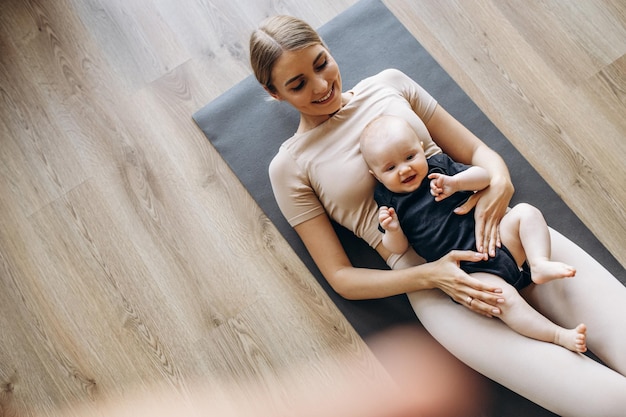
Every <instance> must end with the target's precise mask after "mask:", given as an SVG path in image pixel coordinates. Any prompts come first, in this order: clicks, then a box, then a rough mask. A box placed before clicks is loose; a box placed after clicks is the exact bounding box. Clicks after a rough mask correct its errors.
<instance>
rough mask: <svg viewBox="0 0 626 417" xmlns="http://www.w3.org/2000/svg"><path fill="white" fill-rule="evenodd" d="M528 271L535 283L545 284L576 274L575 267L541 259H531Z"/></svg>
mask: <svg viewBox="0 0 626 417" xmlns="http://www.w3.org/2000/svg"><path fill="white" fill-rule="evenodd" d="M530 273H531V278H532V280H533V282H534V283H535V284H545V283H546V282H549V281H552V280H555V279H559V278H571V277H573V276H574V275H576V269H574V268H573V267H571V266H569V265H567V264H564V263H562V262H554V261H549V260H547V259H546V260H544V259H541V260H535V261H533V263H532V265H531V267H530Z"/></svg>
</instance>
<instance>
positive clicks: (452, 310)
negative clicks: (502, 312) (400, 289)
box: [393, 230, 626, 417]
mask: <svg viewBox="0 0 626 417" xmlns="http://www.w3.org/2000/svg"><path fill="white" fill-rule="evenodd" d="M551 237H552V259H553V260H558V261H562V262H565V263H568V264H570V265H573V266H574V267H575V268H576V271H577V273H576V276H575V277H574V278H570V279H560V280H555V281H552V282H550V283H547V284H543V285H534V286H531V287H529V288H527V289H526V290H524V291H523V292H522V294H523V296H524V298H525V299H526V300H527V301H528V302H529V303H530V304H531V305H533V306H534V307H535V308H536V309H537V310H538V311H540V312H541V313H542V314H544V315H545V316H546V317H548V318H550V319H551V320H552V321H554V322H555V323H557V324H560V325H561V326H564V327H568V328H572V327H575V326H576V325H578V324H579V323H585V324H586V325H587V329H588V330H587V346H588V347H589V349H590V350H591V351H592V352H593V353H594V354H595V355H596V356H598V357H599V358H600V359H601V360H602V361H603V362H605V363H606V364H607V366H604V365H602V364H600V363H598V362H596V361H594V360H592V359H589V358H587V357H586V356H584V355H581V354H578V353H574V352H571V351H569V350H567V349H565V348H563V347H560V346H557V345H553V344H551V343H545V342H540V341H536V340H533V339H529V338H527V337H524V336H521V335H519V334H518V333H516V332H514V331H513V330H511V329H510V328H509V327H507V326H506V325H505V324H504V323H503V322H501V321H500V320H497V319H489V318H486V317H483V316H481V315H478V314H476V313H474V312H472V311H470V310H469V309H468V308H466V307H464V306H462V305H459V304H456V303H453V302H452V301H451V300H450V298H449V297H448V296H447V295H445V294H443V293H442V292H441V291H439V290H425V291H418V292H415V293H411V294H409V300H410V301H411V304H412V306H413V309H414V310H415V313H416V314H417V316H418V317H419V319H420V321H421V322H422V324H423V325H424V327H425V328H426V329H427V330H428V331H429V332H430V334H432V335H433V336H434V338H435V339H437V340H438V341H439V343H441V344H442V345H443V346H444V347H446V348H447V349H448V350H449V351H450V352H451V353H452V354H454V355H455V356H456V357H458V358H459V359H460V360H461V361H463V362H465V363H466V364H467V365H469V366H470V367H472V368H473V369H475V370H476V371H478V372H480V373H482V374H483V375H485V376H487V377H489V378H491V379H493V380H494V381H497V382H498V383H500V384H502V385H503V386H505V387H507V388H509V389H511V390H513V391H515V392H517V393H518V394H520V395H522V396H524V397H526V398H528V399H529V400H531V401H533V402H535V403H537V404H539V405H541V406H542V407H544V408H546V409H548V410H550V411H552V412H554V413H557V414H559V415H561V416H581V417H588V416H616V417H617V416H619V417H623V416H624V415H625V413H626V377H625V375H626V287H624V285H622V284H621V283H620V282H619V281H618V280H617V279H616V278H615V277H613V276H612V275H611V274H610V273H609V272H608V271H607V270H606V269H605V268H604V267H602V266H601V265H600V264H599V263H598V262H596V261H595V260H594V259H593V258H592V257H591V256H590V255H589V254H587V253H586V252H585V251H583V250H582V249H581V248H580V247H578V246H577V245H576V244H575V243H573V242H571V241H570V240H569V239H567V238H565V237H564V236H563V235H561V234H559V233H557V232H555V231H553V230H551ZM417 259H418V258H412V257H411V256H404V257H402V258H401V259H400V260H399V261H397V262H396V264H395V265H393V267H394V268H402V267H406V266H409V265H411V264H415V262H416V261H417Z"/></svg>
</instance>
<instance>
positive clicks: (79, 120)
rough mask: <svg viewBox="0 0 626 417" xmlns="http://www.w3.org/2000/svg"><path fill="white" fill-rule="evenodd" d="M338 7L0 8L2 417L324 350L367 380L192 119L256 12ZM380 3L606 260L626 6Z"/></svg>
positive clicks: (363, 351) (613, 236)
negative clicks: (587, 232) (573, 216)
mask: <svg viewBox="0 0 626 417" xmlns="http://www.w3.org/2000/svg"><path fill="white" fill-rule="evenodd" d="M353 3H354V0H321V1H318V2H301V1H298V0H284V1H280V2H257V1H253V0H185V1H180V0H133V1H128V0H91V1H82V0H59V1H43V0H2V8H1V9H0V100H1V108H0V278H1V279H0V415H1V416H24V415H33V413H34V412H35V411H37V412H39V413H41V414H42V415H47V414H48V413H51V412H52V410H54V409H55V408H56V407H59V406H65V405H67V404H71V403H75V402H89V401H93V400H94V399H99V398H107V397H111V396H116V395H120V394H122V393H124V392H126V391H128V390H129V389H140V388H142V387H147V386H150V385H151V384H153V383H161V384H165V385H167V386H169V387H170V388H171V389H172V390H177V391H181V392H184V391H185V390H187V389H188V384H189V381H191V380H193V379H194V378H196V377H201V378H203V379H204V380H208V381H223V380H239V379H240V378H261V379H262V380H265V379H270V380H271V379H272V378H273V377H274V375H275V374H276V373H277V372H278V371H279V370H280V369H283V368H285V367H287V366H291V365H294V364H300V363H303V362H307V361H313V362H314V361H316V360H319V359H322V358H324V357H327V356H328V355H332V354H337V353H341V354H345V355H349V356H353V357H355V358H358V359H359V360H363V362H364V363H366V364H369V365H371V367H370V368H369V369H370V371H371V372H378V370H377V368H376V363H375V361H374V360H373V359H372V357H371V356H370V353H369V351H368V350H367V348H366V347H365V345H364V343H363V342H362V341H361V340H360V339H359V337H358V336H357V335H356V334H355V332H354V331H353V330H352V329H351V328H350V326H349V325H348V324H347V322H346V321H345V319H344V318H343V317H342V316H341V315H340V314H339V313H338V311H337V310H336V309H335V307H334V306H333V305H332V304H331V303H330V302H329V300H328V299H327V298H326V296H325V294H324V293H323V291H321V290H320V289H319V288H318V286H317V284H316V283H315V281H314V279H313V278H312V277H311V276H310V275H309V274H308V272H307V271H306V270H305V268H304V267H303V266H302V265H301V264H300V262H299V261H298V259H297V258H296V256H295V255H294V254H293V253H292V252H291V250H290V249H289V247H288V245H287V244H286V243H285V242H284V241H283V240H282V239H281V237H280V236H279V235H278V233H277V232H276V230H275V229H274V227H273V226H272V225H271V224H270V223H269V222H268V221H267V219H266V218H265V217H264V215H263V214H262V213H261V211H260V210H259V209H258V207H257V206H256V205H255V203H253V201H252V199H251V198H250V197H249V196H248V194H247V193H246V191H245V190H244V189H243V188H242V187H241V186H240V184H239V183H238V182H237V180H236V178H235V177H234V175H233V174H232V173H231V172H230V171H229V169H228V168H227V167H226V165H225V164H224V162H223V161H222V160H221V159H220V157H219V155H218V154H217V153H216V152H215V151H214V150H213V148H212V147H211V146H210V145H209V143H208V141H207V140H206V139H205V137H204V136H203V135H202V133H201V132H200V131H199V129H198V128H197V127H196V125H195V124H194V122H193V121H192V119H191V114H192V113H193V112H195V111H196V110H197V109H199V108H200V107H201V106H203V105H204V104H206V103H207V102H209V101H211V100H212V99H214V98H216V97H217V96H218V95H220V94H221V93H223V92H224V91H225V90H227V89H228V88H229V87H231V86H233V85H234V84H236V83H237V82H238V81H240V80H242V79H243V78H244V77H246V76H248V75H249V74H250V69H249V67H248V63H247V39H248V36H249V33H250V31H251V30H252V28H253V27H254V26H255V25H256V24H257V23H258V22H259V21H260V20H261V19H262V18H264V17H265V16H267V15H270V14H275V13H289V14H294V15H297V16H300V17H302V18H304V19H306V20H308V21H309V22H310V23H311V24H312V25H313V26H316V27H318V26H320V25H322V24H323V23H325V22H326V21H328V20H330V19H331V18H333V17H334V16H336V15H337V14H338V13H340V12H341V11H343V10H344V9H346V8H347V7H349V6H350V5H351V4H353ZM313 4H314V5H313ZM386 4H387V5H388V6H389V8H390V9H391V10H392V11H393V12H394V13H396V15H397V16H398V17H399V18H400V20H401V21H402V22H403V23H404V24H405V25H406V26H407V27H408V29H409V30H410V31H411V32H412V33H413V34H414V35H415V36H416V38H417V39H418V40H419V41H420V42H422V44H423V45H424V46H425V47H426V49H428V50H429V51H430V52H431V53H432V55H433V56H434V57H435V58H436V59H437V60H438V61H439V62H440V63H441V64H442V65H443V67H444V68H445V69H446V70H447V71H448V72H449V73H450V74H451V75H452V76H453V78H455V80H456V81H457V82H458V83H459V84H460V85H461V86H462V87H463V89H464V90H465V91H466V92H467V93H468V94H469V95H470V96H471V97H472V99H473V100H474V101H475V102H476V103H477V104H478V105H479V106H480V107H481V108H482V110H483V111H484V112H485V113H486V114H487V115H488V116H489V118H490V119H491V120H492V121H493V122H494V123H495V124H496V125H497V126H498V128H499V129H500V130H501V131H502V132H503V133H504V134H505V135H506V136H507V137H508V138H509V139H510V140H511V142H512V143H513V144H514V145H515V146H516V147H517V148H518V149H519V150H520V151H521V152H522V154H523V155H524V156H525V157H526V158H527V159H528V160H529V161H530V162H531V164H532V165H533V166H534V167H535V168H536V169H537V170H538V171H539V172H540V173H541V174H542V176H543V177H544V178H545V179H546V180H547V181H548V182H549V183H550V184H551V185H552V187H553V188H554V189H555V190H556V191H557V192H558V194H559V195H561V196H562V197H563V199H564V200H565V201H566V202H567V203H568V204H569V205H570V207H571V208H572V209H573V210H574V211H575V212H576V213H577V214H578V215H579V216H580V218H581V219H582V220H583V221H584V222H585V224H586V225H587V226H588V227H589V228H590V229H591V230H592V231H593V232H594V233H595V234H596V236H597V237H598V238H599V239H600V240H601V241H602V242H603V243H604V244H605V246H606V247H607V248H608V249H609V250H610V251H611V252H612V253H613V255H614V256H615V257H616V258H617V259H618V260H619V261H620V262H621V264H622V265H626V168H625V165H624V162H623V161H624V158H625V157H626V3H624V2H623V1H622V0H583V1H577V2H569V1H556V0H553V1H546V2H525V3H524V7H523V8H519V7H518V6H519V2H516V1H514V0H477V1H473V2H457V1H441V2H440V1H437V2H433V1H428V0H422V1H416V0H410V1H409V0H402V1H401V0H398V1H395V0H386ZM319 372H321V373H323V372H324V371H323V369H321V368H320V371H319ZM216 383H217V382H216Z"/></svg>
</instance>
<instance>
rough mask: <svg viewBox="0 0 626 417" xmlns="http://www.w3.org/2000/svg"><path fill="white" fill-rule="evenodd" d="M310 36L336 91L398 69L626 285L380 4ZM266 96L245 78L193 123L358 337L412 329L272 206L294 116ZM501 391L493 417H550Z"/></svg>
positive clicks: (369, 256) (393, 303) (358, 257)
mask: <svg viewBox="0 0 626 417" xmlns="http://www.w3.org/2000/svg"><path fill="white" fill-rule="evenodd" d="M319 32H320V34H321V35H322V37H323V38H324V41H325V42H326V43H327V45H328V47H329V49H330V50H331V53H332V54H333V57H334V58H335V59H336V60H337V62H338V63H339V67H340V69H341V73H342V80H343V84H344V88H345V89H349V88H351V87H352V86H354V85H355V84H356V83H357V82H358V81H360V80H361V79H363V78H365V77H368V76H370V75H373V74H376V73H378V72H380V71H381V70H383V69H386V68H397V69H399V70H401V71H403V72H404V73H406V74H407V75H409V76H410V77H412V78H413V79H414V80H416V81H417V82H418V83H419V84H421V85H422V86H423V87H424V88H425V89H426V90H427V91H429V92H430V93H431V94H432V95H433V96H434V97H435V98H436V99H437V100H438V102H439V103H440V104H441V105H442V106H443V107H444V108H446V109H447V110H448V111H449V112H450V113H451V114H452V115H453V116H455V117H456V118H457V119H459V120H460V121H461V122H462V123H463V124H465V125H466V126H467V127H468V128H469V129H470V130H472V131H473V132H474V133H475V134H476V135H477V136H478V137H480V138H481V139H483V140H484V141H485V142H486V143H487V144H488V145H489V146H491V147H492V148H493V149H495V150H496V151H497V152H498V153H499V154H500V155H502V157H503V158H504V159H505V161H506V163H507V165H508V167H509V169H510V171H511V175H512V178H513V182H514V184H515V189H516V194H515V196H514V198H513V201H512V204H515V203H516V202H521V201H525V202H528V203H530V204H533V205H535V206H536V207H538V208H540V209H541V210H542V212H543V213H544V216H545V217H546V220H547V222H548V224H550V226H552V227H553V228H555V229H556V230H558V231H560V232H561V233H563V234H564V235H566V236H568V237H569V238H570V239H572V240H573V241H575V242H577V243H578V244H579V245H580V246H581V247H582V248H584V249H585V250H586V251H587V252H589V253H590V254H591V255H592V256H594V257H595V258H596V259H597V260H598V261H600V262H601V263H602V264H603V265H604V266H605V267H606V268H607V269H609V270H610V271H611V272H612V273H613V274H615V275H616V276H617V277H618V279H620V281H621V282H622V283H626V274H625V272H624V268H622V266H621V265H620V264H619V263H618V262H617V261H616V260H615V258H613V256H612V255H611V254H610V253H609V252H608V251H607V250H606V249H605V248H604V247H603V246H602V244H601V243H600V242H599V241H598V240H597V239H596V238H595V237H594V236H593V234H592V233H591V232H590V231H589V230H588V229H587V228H586V227H585V226H584V225H583V224H582V222H581V221H580V220H579V219H578V218H577V217H576V216H575V215H574V213H573V212H572V211H571V210H570V209H569V208H568V207H567V206H566V205H565V204H564V203H563V201H562V200H561V199H560V198H559V197H558V195H557V194H556V193H555V192H554V191H553V190H552V189H551V188H550V187H549V186H548V185H547V183H546V182H545V181H544V180H543V179H542V178H541V177H540V176H539V175H538V173H537V172H536V171H535V170H534V169H533V168H532V167H531V166H530V165H529V163H528V162H527V161H526V160H525V159H524V158H523V157H522V156H521V155H520V154H519V152H517V150H516V149H515V148H514V147H513V146H512V145H511V143H510V142H509V141H508V140H507V139H506V138H505V137H504V136H503V135H502V134H501V133H500V132H499V131H498V129H497V128H496V127H495V126H494V125H493V124H492V123H491V122H490V121H489V119H488V118H487V117H486V116H485V115H484V114H483V113H482V112H481V111H480V109H479V108H478V107H477V106H476V105H475V104H474V103H473V102H472V101H471V100H470V98H469V97H468V96H467V95H466V94H465V93H464V92H463V90H461V88H460V87H459V86H458V85H457V84H456V83H455V82H454V81H453V80H452V79H451V78H450V76H449V75H448V74H447V73H446V72H445V71H444V70H443V69H442V68H441V67H440V66H439V65H438V64H437V63H436V62H435V60H434V59H433V58H432V57H431V56H430V55H429V54H428V53H427V52H426V50H425V49H424V48H423V47H422V46H421V45H420V44H419V43H418V42H417V41H416V40H415V38H414V37H413V36H412V35H411V34H410V33H409V32H408V31H407V30H406V29H405V28H404V26H402V24H401V23H400V22H399V21H398V20H397V19H396V18H395V16H393V14H392V13H391V12H390V11H389V10H388V9H387V8H386V7H385V6H384V5H383V4H382V3H381V2H380V0H361V1H360V2H358V3H356V4H355V5H354V6H352V7H350V8H349V9H348V10H346V11H345V12H343V13H342V14H340V15H339V16H337V17H336V18H334V19H333V20H331V21H330V22H329V23H327V24H326V25H324V26H323V27H321V28H320V29H319ZM267 97H268V96H267V94H266V93H265V91H264V90H263V89H262V88H261V87H260V86H259V84H258V83H257V82H256V80H255V79H254V77H253V76H250V77H248V78H246V79H244V80H243V81H242V82H240V83H238V84H237V85H235V86H234V87H232V88H231V89H230V90H228V91H227V92H226V93H224V94H223V95H221V96H220V97H218V98H217V99H215V100H214V101H212V102H210V103H208V104H207V105H206V106H204V107H203V108H201V109H200V110H198V111H197V112H196V113H195V114H194V115H193V118H194V120H195V121H196V123H197V124H198V126H199V127H200V129H202V131H203V132H204V134H205V135H206V136H207V138H208V139H209V141H210V142H211V143H212V144H213V146H214V147H215V148H216V149H217V151H218V152H219V153H220V155H221V156H222V157H223V158H224V160H225V161H226V162H227V163H228V165H229V166H230V167H231V169H232V170H233V171H234V173H235V174H236V175H237V177H238V178H239V180H240V181H241V182H242V184H243V185H244V186H245V187H246V189H247V190H248V191H249V192H250V194H251V196H252V197H253V198H254V199H255V200H256V202H257V203H258V204H259V206H260V207H261V209H262V210H263V211H264V212H265V214H266V215H267V216H268V218H269V219H270V220H271V221H272V222H273V223H274V224H275V225H276V227H277V228H278V230H279V231H280V232H281V233H282V234H283V236H284V237H285V239H286V240H287V241H288V242H289V243H290V244H291V246H292V247H293V248H294V250H295V252H296V253H297V254H298V255H299V256H300V258H301V259H302V260H303V262H304V263H305V264H306V265H307V267H308V268H309V269H310V270H311V272H312V273H313V275H314V276H315V278H316V279H317V280H318V282H319V283H320V284H321V285H322V287H323V288H324V289H325V291H326V292H327V293H328V295H329V296H330V298H331V299H332V300H333V302H334V303H335V304H336V305H337V306H338V308H339V309H340V310H341V311H342V313H343V314H344V315H345V317H346V318H347V319H348V321H349V322H350V323H351V324H352V325H353V327H354V328H355V329H356V331H357V332H358V333H359V334H360V335H361V336H362V337H364V338H367V336H369V335H371V334H372V333H375V332H378V331H380V330H384V329H386V328H389V327H391V326H394V325H397V324H404V323H407V322H413V323H417V319H416V318H415V315H414V313H413V311H412V309H411V307H410V305H409V303H408V300H407V298H406V296H404V295H401V296H396V297H390V298H385V299H379V300H367V301H348V300H345V299H343V298H342V297H340V296H339V295H338V294H336V293H335V292H334V291H333V290H332V288H330V286H329V285H328V283H327V282H326V280H325V279H324V278H323V277H322V275H321V274H320V272H319V270H318V269H317V267H316V266H315V264H314V263H313V261H312V259H311V258H310V256H309V255H308V253H307V251H306V249H305V247H304V245H303V244H302V242H301V241H300V239H299V238H298V236H297V234H296V233H295V232H294V231H293V229H292V228H291V227H290V226H289V225H288V224H287V222H286V221H285V219H284V218H283V216H282V214H281V212H280V210H279V208H278V206H277V205H276V202H275V200H274V197H273V194H272V190H271V187H270V181H269V177H268V173H267V168H268V165H269V162H270V160H271V159H272V157H273V156H274V155H275V153H276V152H277V150H278V148H279V146H280V144H281V143H282V142H283V141H284V140H286V139H287V138H289V137H290V136H291V135H292V134H293V132H294V131H295V129H296V127H297V124H298V114H297V113H296V112H295V111H294V110H293V109H292V108H291V107H290V106H289V105H287V104H285V103H281V102H276V101H268V100H267ZM336 229H337V231H338V233H339V235H340V239H341V241H342V243H343V245H344V247H345V248H346V250H347V252H348V255H349V257H350V259H351V261H352V262H353V264H354V265H356V266H364V267H372V268H387V267H386V265H385V263H384V262H383V261H382V259H380V257H379V256H378V255H377V254H376V252H375V251H373V250H372V249H370V248H369V247H368V246H367V245H365V244H364V243H363V242H362V241H360V240H359V239H357V238H355V237H354V236H353V235H352V234H351V233H350V232H348V231H346V230H345V229H343V228H341V227H340V226H338V225H336ZM502 390H503V392H501V393H500V394H501V395H504V397H506V396H509V397H510V398H509V399H508V400H507V401H500V405H499V406H498V407H499V410H498V413H499V414H498V415H501V416H503V415H520V416H521V415H527V416H528V415H535V416H536V415H552V414H551V413H548V412H546V411H544V410H543V409H539V408H538V407H536V406H534V405H532V403H530V402H527V401H526V400H523V399H521V397H519V398H518V397H517V396H515V395H514V394H512V393H509V394H507V393H506V392H505V389H502ZM513 409H515V410H516V411H512V410H513ZM507 410H508V411H507Z"/></svg>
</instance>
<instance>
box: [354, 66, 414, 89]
mask: <svg viewBox="0 0 626 417" xmlns="http://www.w3.org/2000/svg"><path fill="white" fill-rule="evenodd" d="M415 85H416V83H415V81H414V80H413V79H411V78H410V77H409V76H408V75H406V74H405V73H403V72H402V71H400V70H398V69H395V68H387V69H384V70H382V71H380V72H379V73H377V74H374V75H371V76H369V77H367V78H365V79H363V80H362V81H361V82H359V83H358V84H357V85H356V86H355V87H354V88H353V89H352V91H355V92H359V91H367V90H370V89H380V88H392V89H394V90H400V91H402V90H406V89H407V87H409V88H410V87H411V86H415Z"/></svg>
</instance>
